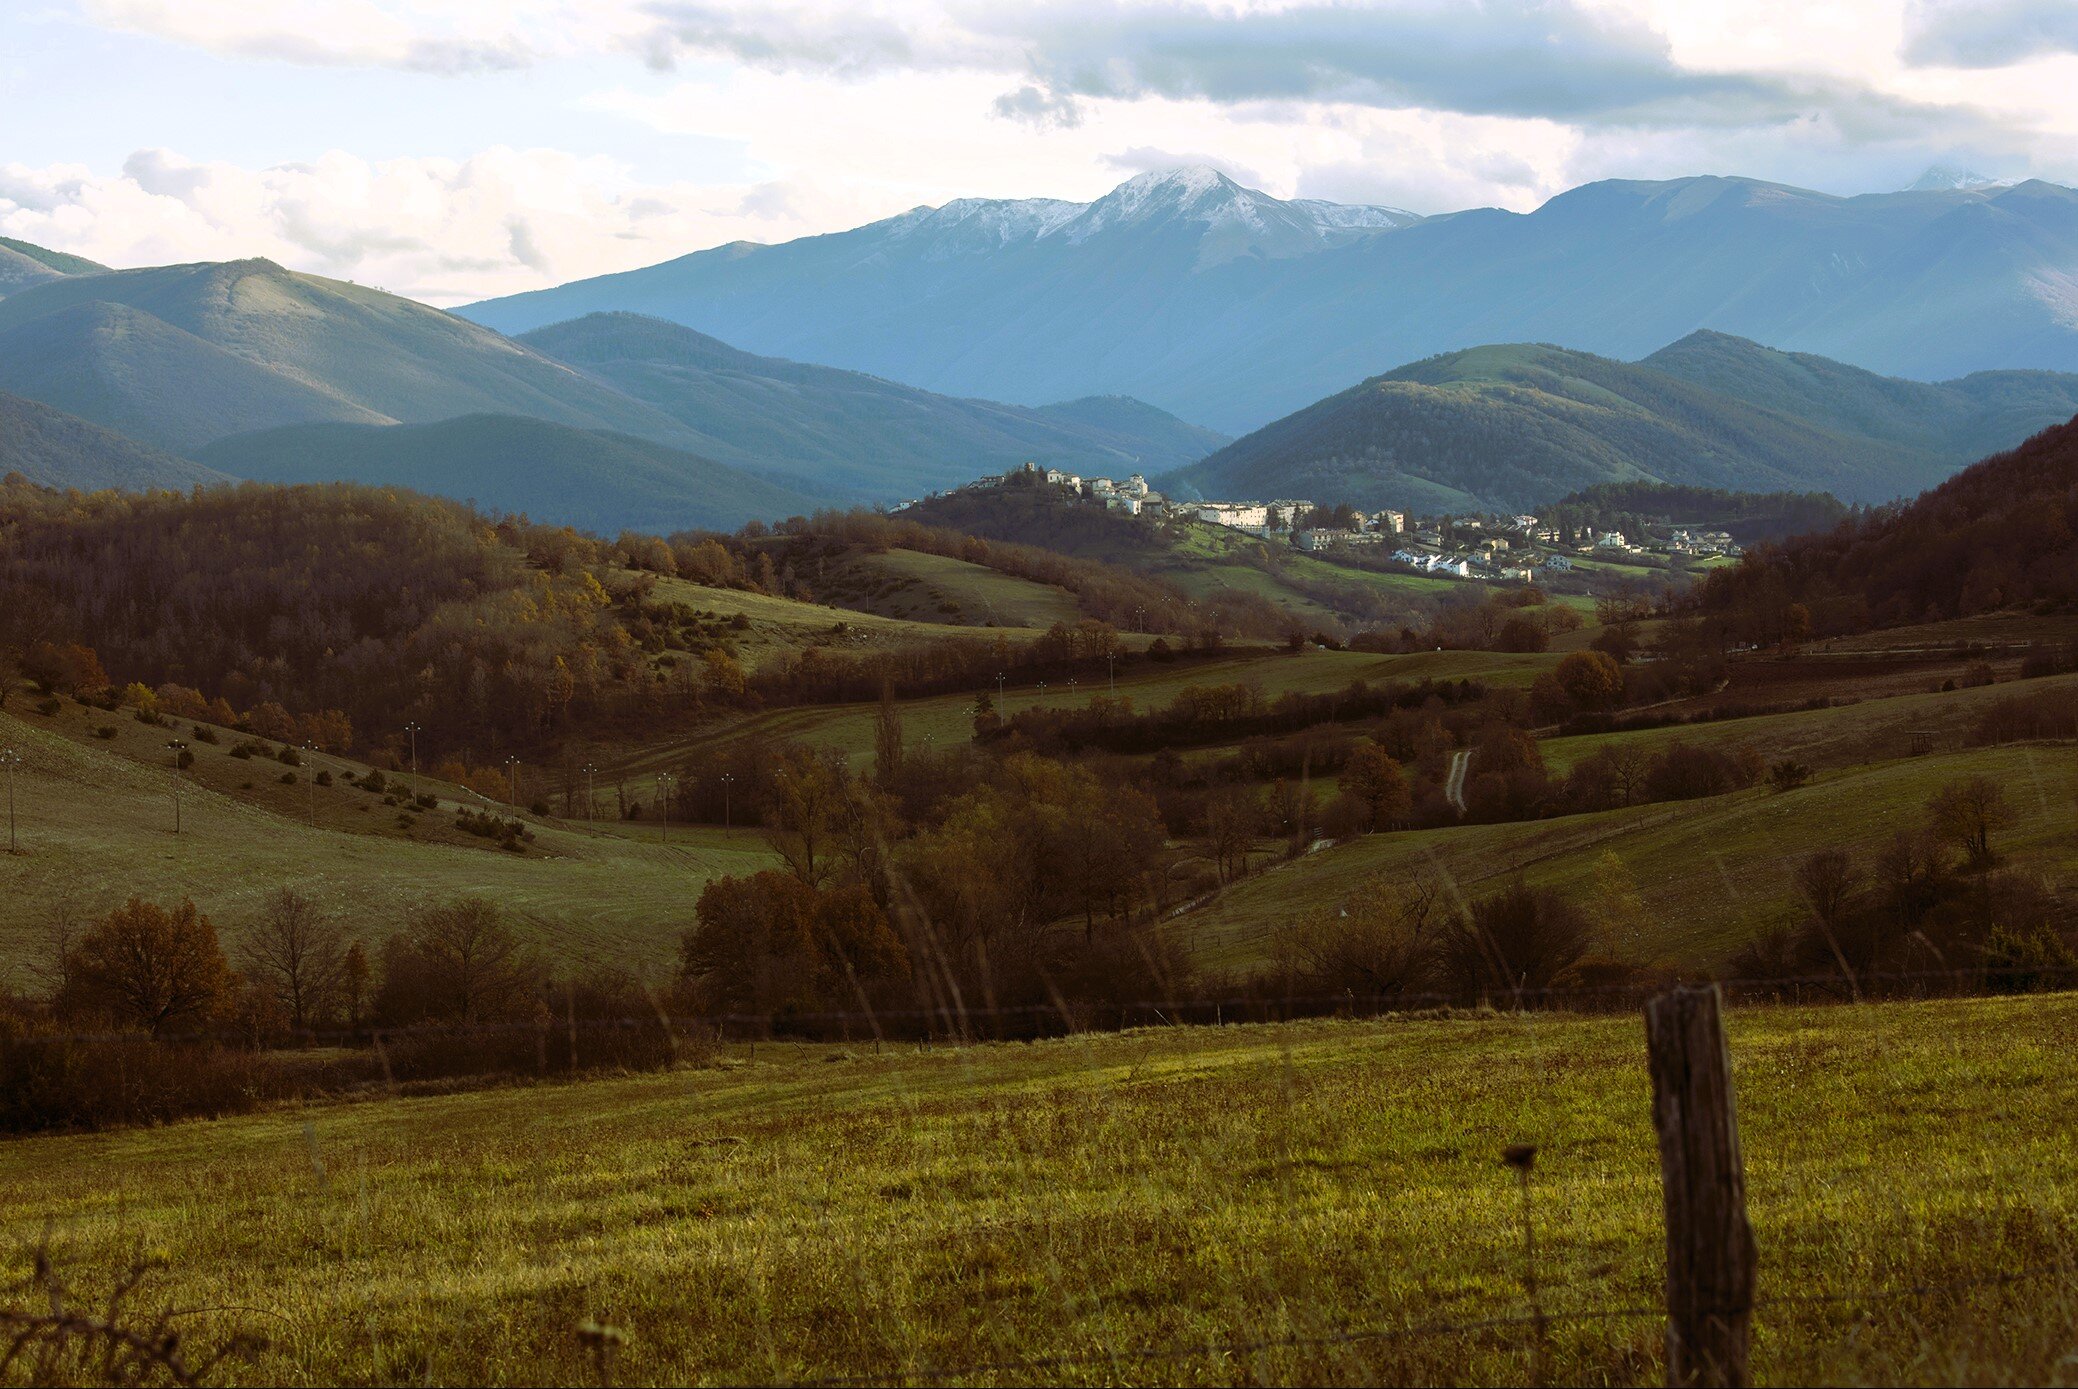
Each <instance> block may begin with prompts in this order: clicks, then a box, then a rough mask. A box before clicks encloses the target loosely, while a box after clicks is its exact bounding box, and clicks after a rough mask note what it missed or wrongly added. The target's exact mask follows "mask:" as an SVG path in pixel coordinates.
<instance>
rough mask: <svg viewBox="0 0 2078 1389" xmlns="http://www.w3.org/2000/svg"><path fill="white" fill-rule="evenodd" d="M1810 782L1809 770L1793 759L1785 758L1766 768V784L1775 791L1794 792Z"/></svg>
mask: <svg viewBox="0 0 2078 1389" xmlns="http://www.w3.org/2000/svg"><path fill="white" fill-rule="evenodd" d="M1810 780H1811V769H1810V768H1809V767H1807V766H1805V765H1804V764H1803V763H1801V762H1799V761H1797V760H1796V759H1795V758H1794V757H1785V758H1783V759H1782V760H1781V761H1780V762H1777V763H1776V764H1775V765H1774V766H1772V767H1770V768H1768V784H1769V785H1770V786H1773V787H1774V788H1775V789H1776V790H1777V791H1794V790H1796V789H1797V788H1798V787H1799V786H1802V785H1804V784H1805V783H1806V782H1808V781H1810Z"/></svg>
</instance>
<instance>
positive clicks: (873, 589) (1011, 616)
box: [845, 550, 1082, 628]
mask: <svg viewBox="0 0 2078 1389" xmlns="http://www.w3.org/2000/svg"><path fill="white" fill-rule="evenodd" d="M852 568H853V569H854V570H855V571H856V574H855V576H854V577H852V582H853V583H854V584H855V586H856V587H858V588H859V589H860V593H859V595H858V598H857V601H858V603H859V605H860V606H861V607H869V608H871V609H872V610H873V611H875V612H879V613H884V614H886V615H887V616H890V617H895V618H915V619H919V620H922V621H925V622H966V623H972V624H976V625H979V624H984V623H985V624H987V625H989V626H991V627H1034V628H1044V627H1050V626H1052V625H1053V624H1054V623H1056V622H1067V623H1071V624H1072V623H1074V622H1077V621H1080V620H1081V618H1082V609H1081V608H1079V607H1078V606H1076V603H1075V595H1073V594H1072V593H1069V592H1068V591H1067V590H1066V589H1060V588H1054V587H1052V586H1051V585H1049V584H1041V583H1034V582H1033V581H1032V580H1030V579H1020V578H1018V577H1016V576H1015V575H1012V574H1005V573H1003V572H1001V571H1000V570H995V569H990V568H988V567H986V566H984V565H979V564H971V563H969V562H968V561H966V560H962V559H954V558H952V557H951V556H949V555H927V554H924V553H922V552H920V551H916V550H888V551H885V552H884V553H881V554H862V555H860V556H858V557H857V558H856V559H855V560H853V561H852ZM845 596H846V597H847V599H849V598H850V595H849V593H847V594H846V595H845Z"/></svg>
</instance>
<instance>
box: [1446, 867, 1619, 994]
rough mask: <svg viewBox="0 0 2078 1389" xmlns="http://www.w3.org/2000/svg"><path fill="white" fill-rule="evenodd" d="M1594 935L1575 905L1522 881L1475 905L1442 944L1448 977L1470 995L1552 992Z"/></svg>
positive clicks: (1582, 954) (1585, 951) (1454, 984)
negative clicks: (1523, 991)
mask: <svg viewBox="0 0 2078 1389" xmlns="http://www.w3.org/2000/svg"><path fill="white" fill-rule="evenodd" d="M1593 936H1594V931H1593V928H1592V926H1591V925H1590V924H1589V922H1588V920H1587V918H1586V917H1585V916H1584V915H1583V914H1582V913H1581V912H1580V910H1579V909H1578V908H1576V907H1575V906H1573V905H1572V903H1570V902H1568V901H1566V900H1565V899H1564V898H1563V897H1560V896H1559V895H1558V894H1557V893H1555V892H1552V891H1551V890H1550V889H1548V888H1533V887H1529V886H1527V885H1526V884H1524V883H1522V882H1516V883H1514V884H1512V885H1510V886H1508V887H1505V888H1503V889H1502V890H1501V891H1499V892H1497V893H1494V894H1493V895H1492V896H1490V897H1483V898H1481V899H1480V900H1479V901H1477V902H1474V903H1473V904H1472V910H1471V914H1470V920H1468V921H1461V922H1458V923H1455V924H1454V925H1453V926H1452V927H1451V928H1450V929H1449V931H1448V932H1447V933H1446V934H1445V936H1444V939H1443V942H1442V961H1443V968H1444V971H1445V974H1446V976H1447V977H1448V978H1449V980H1450V982H1451V984H1452V985H1453V986H1454V987H1455V988H1456V989H1458V991H1459V992H1460V993H1462V994H1464V995H1466V996H1468V997H1470V996H1479V995H1487V994H1496V993H1499V994H1506V993H1514V992H1518V991H1521V990H1541V989H1547V988H1550V987H1551V986H1552V984H1553V983H1554V982H1555V981H1557V980H1558V978H1559V977H1560V975H1562V974H1563V973H1564V972H1565V971H1566V970H1568V969H1570V968H1571V967H1572V966H1573V965H1575V964H1578V963H1579V962H1580V960H1581V958H1582V957H1583V956H1585V955H1586V954H1587V947H1588V944H1589V942H1590V941H1591V940H1592V939H1593Z"/></svg>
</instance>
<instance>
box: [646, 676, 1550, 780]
mask: <svg viewBox="0 0 2078 1389" xmlns="http://www.w3.org/2000/svg"><path fill="white" fill-rule="evenodd" d="M1557 660H1558V657H1557V656H1556V655H1551V654H1536V655H1518V654H1508V653H1501V652H1492V651H1425V652H1420V653H1418V654H1415V655H1412V656H1377V655H1371V654H1368V653H1365V652H1361V651H1326V650H1319V649H1313V650H1307V651H1303V652H1298V653H1296V654H1288V653H1285V652H1282V651H1271V650H1266V649H1256V650H1245V651H1240V652H1236V653H1235V654H1232V655H1227V656H1220V657H1216V658H1213V659H1209V660H1201V661H1197V660H1194V661H1178V662H1175V663H1174V664H1161V663H1157V662H1151V661H1136V662H1134V663H1133V664H1132V665H1131V666H1129V667H1128V668H1127V669H1126V670H1123V671H1121V672H1120V673H1119V676H1118V693H1119V695H1120V696H1121V697H1129V698H1131V699H1132V701H1133V705H1134V707H1135V708H1136V709H1143V710H1145V709H1156V708H1160V707H1162V706H1164V705H1167V704H1169V703H1170V702H1172V701H1173V700H1174V699H1175V698H1176V696H1177V694H1178V692H1180V691H1181V690H1183V689H1184V688H1185V687H1186V686H1189V685H1201V686H1202V685H1223V684H1231V683H1236V682H1244V681H1250V680H1253V681H1255V682H1257V683H1258V684H1259V685H1260V686H1261V687H1262V690H1263V693H1264V694H1265V695H1267V696H1269V697H1270V698H1273V699H1274V698H1275V697H1276V696H1278V695H1280V694H1283V693H1284V692H1286V691H1287V690H1293V691H1298V692H1300V693H1304V694H1326V693H1329V692H1331V691H1334V690H1339V689H1342V688H1344V687H1345V686H1347V685H1348V684H1349V683H1350V682H1351V681H1354V680H1367V681H1370V682H1372V683H1373V684H1377V683H1380V682H1383V681H1388V680H1400V681H1406V682H1408V683H1410V684H1412V683H1414V682H1416V681H1419V680H1423V679H1433V680H1461V679H1471V680H1481V681H1484V682H1486V683H1487V684H1490V685H1528V684H1529V683H1530V682H1531V681H1532V680H1534V679H1536V678H1537V676H1538V675H1539V674H1541V673H1542V672H1544V671H1546V670H1548V669H1550V668H1551V666H1552V665H1553V663H1555V662H1556V661H1557ZM1108 688H1109V687H1108V685H1107V684H1106V682H1105V681H1104V679H1103V678H1102V676H1101V675H1100V676H1098V677H1096V678H1094V679H1091V680H1088V681H1083V682H1080V683H1078V684H1077V685H1076V687H1075V689H1074V691H1073V692H1072V693H1071V692H1070V691H1069V689H1068V688H1067V686H1066V684H1065V683H1064V682H1055V683H1052V684H1049V685H1048V687H1047V689H1046V691H1045V693H1044V694H1043V695H1042V694H1041V692H1040V691H1039V689H1038V687H1037V686H1036V685H1010V686H1008V687H1007V688H1006V690H1005V692H1004V698H1003V703H1002V706H1001V707H1002V711H1003V712H1005V713H1014V712H1016V711H1018V710H1020V709H1028V708H1031V707H1033V706H1034V705H1037V704H1040V703H1042V702H1043V703H1045V704H1047V705H1049V706H1061V707H1066V706H1067V705H1068V704H1069V702H1070V701H1071V700H1072V701H1073V702H1074V703H1075V704H1077V705H1082V704H1087V703H1088V702H1089V700H1090V698H1091V697H1092V696H1094V695H1097V694H1102V693H1105V692H1106V691H1107V689H1108ZM989 694H990V695H991V696H993V695H994V694H995V691H994V689H993V688H991V689H990V691H989ZM973 705H974V694H973V693H966V694H952V695H937V696H932V697H930V698H925V699H907V700H903V701H902V702H901V710H902V720H903V731H904V734H905V736H906V737H907V739H908V740H909V741H910V742H911V743H912V744H921V743H922V742H923V741H924V740H925V739H926V738H929V739H930V740H931V741H933V742H935V743H937V744H938V745H939V746H950V745H951V744H953V743H963V742H966V741H967V740H968V739H970V738H971V737H972V736H973V732H974V723H973V715H972V714H971V713H970V712H969V711H970V710H971V709H972V708H973ZM878 713H879V706H878V705H876V704H822V705H813V706H809V707H803V708H790V709H775V710H772V711H770V712H768V713H762V714H754V715H751V716H750V717H748V718H743V719H737V720H734V721H731V722H728V723H723V724H717V725H715V726H714V727H712V728H706V729H701V730H700V731H698V732H696V733H693V734H690V735H688V736H686V737H683V738H676V739H670V740H666V741H662V742H658V743H654V744H650V745H647V746H644V747H641V748H638V749H633V750H626V751H622V752H619V753H616V754H614V755H613V756H612V759H611V761H612V765H613V766H614V768H615V770H616V771H618V772H623V773H629V774H633V773H640V772H650V771H656V770H661V769H664V768H668V767H670V766H672V765H673V764H674V763H676V762H677V761H678V760H679V759H680V758H682V757H684V756H685V754H686V753H687V752H688V751H690V750H691V749H694V748H698V747H707V746H712V745H715V744H717V743H725V742H728V741H731V740H734V739H739V738H744V737H748V736H753V735H755V736H759V737H766V738H773V739H779V740H784V741H789V742H799V743H803V744H806V745H808V746H811V747H826V748H834V749H837V750H839V751H842V752H844V753H845V754H847V755H848V756H849V757H850V758H851V760H852V765H853V766H854V767H856V768H860V769H863V768H865V767H868V766H870V765H871V764H872V754H873V724H874V720H875V718H876V717H877V716H878Z"/></svg>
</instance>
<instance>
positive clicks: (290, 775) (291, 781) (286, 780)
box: [280, 772, 296, 786]
mask: <svg viewBox="0 0 2078 1389" xmlns="http://www.w3.org/2000/svg"><path fill="white" fill-rule="evenodd" d="M280 780H281V784H282V785H283V786H294V785H295V784H296V774H295V773H294V772H283V773H282V774H281V777H280Z"/></svg>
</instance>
